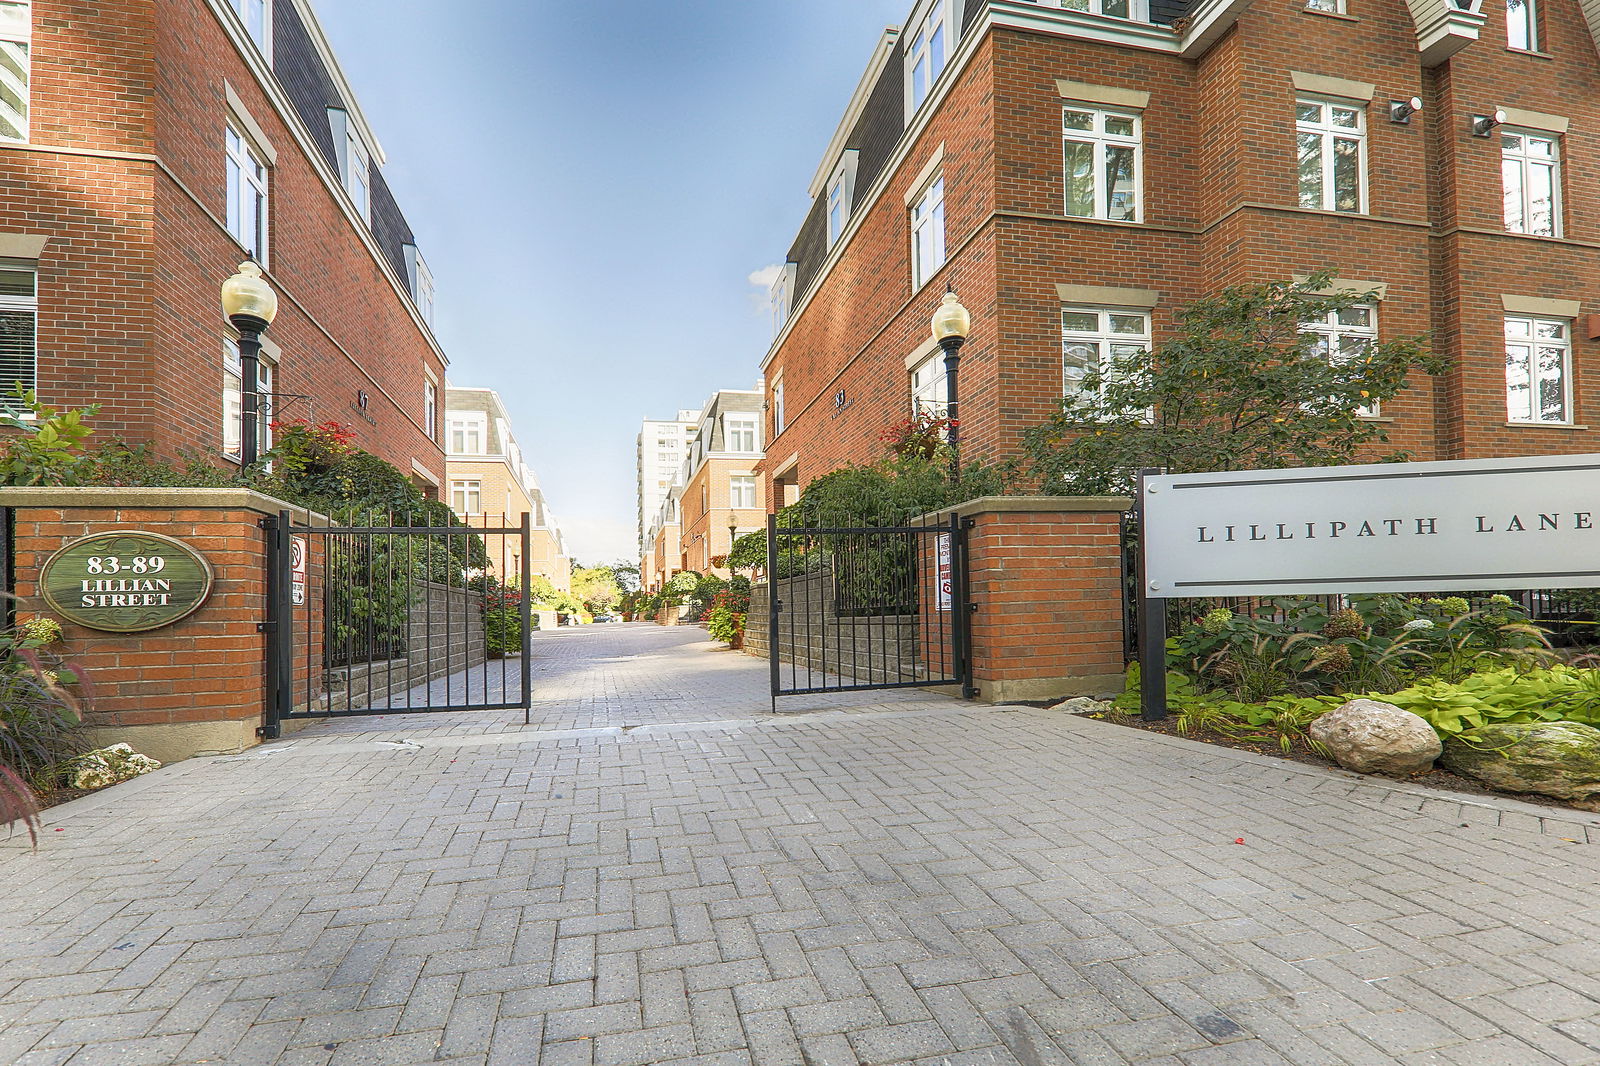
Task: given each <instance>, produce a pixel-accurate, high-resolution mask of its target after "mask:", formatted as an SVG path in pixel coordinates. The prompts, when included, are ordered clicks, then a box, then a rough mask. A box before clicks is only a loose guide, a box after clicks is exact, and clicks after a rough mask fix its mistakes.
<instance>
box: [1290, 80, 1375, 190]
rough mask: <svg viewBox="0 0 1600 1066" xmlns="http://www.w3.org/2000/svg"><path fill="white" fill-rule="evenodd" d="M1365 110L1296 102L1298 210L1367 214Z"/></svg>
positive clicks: (1326, 102)
mask: <svg viewBox="0 0 1600 1066" xmlns="http://www.w3.org/2000/svg"><path fill="white" fill-rule="evenodd" d="M1366 125H1367V123H1366V109H1365V108H1363V107H1362V106H1361V105H1359V104H1353V103H1339V102H1338V101H1334V100H1305V99H1302V100H1297V101H1295V137H1296V142H1297V144H1298V147H1299V157H1300V206H1301V207H1310V208H1315V209H1317V210H1321V211H1347V212H1350V213H1352V214H1360V213H1362V212H1363V211H1365V210H1366V199H1367V190H1366V184H1367V176H1366V171H1367V162H1366V154H1367V149H1366V139H1367V134H1366Z"/></svg>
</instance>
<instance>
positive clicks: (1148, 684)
mask: <svg viewBox="0 0 1600 1066" xmlns="http://www.w3.org/2000/svg"><path fill="white" fill-rule="evenodd" d="M1159 473H1161V471H1160V470H1156V469H1144V470H1141V471H1139V497H1138V500H1137V501H1136V502H1135V503H1134V515H1135V528H1137V529H1138V531H1139V544H1138V551H1139V560H1138V566H1137V568H1136V573H1137V574H1138V579H1139V608H1138V610H1139V717H1140V718H1142V719H1144V720H1145V721H1146V722H1159V721H1161V720H1162V719H1163V718H1165V717H1166V716H1167V601H1166V599H1165V598H1162V597H1152V596H1151V595H1150V592H1151V589H1150V581H1149V575H1148V574H1146V573H1145V559H1146V557H1147V556H1148V554H1149V546H1150V542H1149V539H1148V537H1147V535H1146V529H1145V496H1146V495H1147V494H1148V493H1149V492H1151V491H1153V490H1152V489H1151V488H1150V487H1149V485H1148V479H1150V478H1152V477H1154V476H1155V475H1157V474H1159Z"/></svg>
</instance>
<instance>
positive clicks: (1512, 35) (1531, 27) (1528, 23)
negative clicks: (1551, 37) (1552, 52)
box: [1506, 0, 1539, 52]
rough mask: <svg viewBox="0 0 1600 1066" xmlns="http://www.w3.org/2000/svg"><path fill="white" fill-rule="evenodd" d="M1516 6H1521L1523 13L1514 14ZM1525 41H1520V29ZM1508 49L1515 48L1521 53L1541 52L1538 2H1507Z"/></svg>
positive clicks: (1516, 0) (1523, 0) (1520, 0)
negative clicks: (1513, 8)
mask: <svg viewBox="0 0 1600 1066" xmlns="http://www.w3.org/2000/svg"><path fill="white" fill-rule="evenodd" d="M1514 5H1520V6H1521V8H1522V12H1521V13H1520V14H1515V13H1513V12H1512V10H1511V9H1512V7H1513V6H1514ZM1519 28H1520V30H1521V36H1523V37H1525V38H1526V39H1525V40H1519V34H1518V29H1519ZM1506 47H1507V48H1514V49H1516V50H1517V51H1519V52H1537V51H1538V50H1539V2H1538V0H1506Z"/></svg>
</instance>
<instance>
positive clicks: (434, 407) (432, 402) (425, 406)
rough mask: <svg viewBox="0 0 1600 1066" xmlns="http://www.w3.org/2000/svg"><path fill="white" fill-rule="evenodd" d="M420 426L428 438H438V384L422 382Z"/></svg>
mask: <svg viewBox="0 0 1600 1066" xmlns="http://www.w3.org/2000/svg"><path fill="white" fill-rule="evenodd" d="M422 426H423V430H424V432H426V433H427V434H428V439H429V440H438V439H439V386H437V385H435V384H434V383H433V382H431V381H424V382H423V383H422Z"/></svg>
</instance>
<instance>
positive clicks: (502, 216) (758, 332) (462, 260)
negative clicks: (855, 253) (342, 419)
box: [312, 0, 911, 565]
mask: <svg viewBox="0 0 1600 1066" xmlns="http://www.w3.org/2000/svg"><path fill="white" fill-rule="evenodd" d="M312 3H313V6H314V7H315V9H316V11H317V15H318V17H319V19H320V20H321V22H322V25H323V29H324V31H325V32H326V33H327V36H328V39H329V41H330V42H331V43H332V45H333V49H334V52H335V54H336V55H337V56H338V57H339V62H340V64H341V66H342V67H343V68H344V72H345V75H346V77H347V78H348V79H349V81H350V84H351V85H352V87H353V88H354V90H355V94H356V97H357V100H358V101H359V103H360V105H361V108H362V110H363V111H364V112H365V113H366V116H367V119H368V121H369V123H370V124H371V126H372V128H373V131H374V132H375V133H376V135H377V138H378V141H379V143H380V144H381V145H382V146H383V149H384V152H385V154H386V156H387V159H388V162H387V164H386V165H385V167H384V177H385V179H386V180H387V181H388V183H389V185H390V187H391V188H392V189H393V190H394V193H395V196H396V198H397V199H398V200H399V202H400V206H401V208H402V210H404V211H405V213H406V218H407V220H408V221H409V222H410V224H411V228H412V230H413V231H414V232H415V233H416V238H417V244H418V247H419V248H420V249H421V251H422V254H423V257H424V258H425V259H426V260H427V261H428V266H429V269H430V270H431V271H432V273H433V275H434V280H435V283H436V285H437V290H438V296H437V304H436V312H435V330H436V332H437V334H438V336H439V339H440V343H441V344H442V346H443V347H444V350H445V352H446V354H447V355H448V356H449V358H450V361H451V365H450V369H449V376H450V380H451V382H452V383H454V384H457V385H471V386H487V387H490V388H494V389H497V390H499V392H500V394H501V396H502V397H503V398H504V399H505V401H506V405H507V407H508V408H509V409H510V411H511V415H512V424H513V432H514V433H515V435H516V437H517V439H518V441H519V442H520V443H521V445H522V448H523V451H524V453H525V454H526V456H527V458H528V460H529V462H530V463H531V465H532V466H533V467H534V469H535V470H536V471H537V473H538V476H539V481H540V484H541V485H542V486H543V488H544V491H545V494H546V496H547V497H548V499H549V501H550V506H551V508H552V510H553V512H554V514H555V515H556V517H557V519H558V520H559V521H560V523H561V526H562V528H563V530H564V531H565V532H566V534H567V538H568V542H569V547H570V549H571V550H572V552H573V554H574V555H575V556H576V557H577V558H578V559H579V560H581V561H582V562H583V563H584V564H585V565H592V564H594V563H598V562H615V561H617V560H619V559H622V560H632V561H633V562H637V561H638V560H637V548H636V533H635V525H636V519H635V508H636V497H635V485H636V481H635V469H634V463H635V452H634V448H635V437H636V436H637V434H638V432H639V423H640V421H641V420H642V419H644V418H670V417H671V416H672V415H673V414H674V413H675V412H676V411H677V410H679V409H680V408H697V407H699V406H701V404H702V403H704V401H705V400H706V398H707V397H709V396H710V394H711V393H712V392H714V391H715V390H717V389H719V388H732V389H749V388H753V387H754V386H755V383H756V380H757V378H758V377H759V375H760V363H761V358H762V356H764V355H765V354H766V351H767V347H768V345H769V343H770V341H771V339H772V331H771V316H770V310H769V307H768V304H767V300H766V293H765V287H764V286H760V287H758V286H757V285H754V284H752V282H751V277H752V275H756V276H758V277H759V276H761V272H762V271H763V269H764V268H769V267H771V266H772V265H773V264H776V263H780V262H782V261H783V258H784V256H785V253H786V252H787V251H788V249H789V245H790V243H791V242H792V241H793V240H794V236H795V233H796V231H797V230H798V229H799V226H800V223H801V221H802V219H803V218H804V217H805V213H806V210H807V209H808V207H809V206H810V201H809V199H808V197H807V195H806V190H807V186H808V185H809V184H810V181H811V178H812V176H813V174H814V173H815V172H816V170H817V168H818V166H819V165H820V164H821V161H822V152H823V150H824V149H825V148H826V147H827V144H828V141H829V139H830V138H831V137H832V135H833V132H834V129H835V127H836V126H837V125H838V123H839V120H840V118H841V116H842V115H843V112H844V108H845V106H846V104H847V103H848V102H849V99H850V94H851V93H852V92H853V91H854V89H855V86H856V83H857V82H858V81H859V80H860V77H861V74H862V72H863V70H864V69H865V68H866V64H867V60H868V58H869V57H870V55H871V53H872V50H873V48H874V47H875V45H876V44H877V41H878V37H879V35H880V34H881V32H882V30H883V28H884V27H885V26H889V25H896V24H898V23H899V22H900V20H901V19H903V18H904V17H905V15H906V12H907V11H908V10H909V9H910V7H911V0H802V2H800V3H794V2H784V0H665V2H661V0H559V2H558V0H452V2H446V3H441V2H440V0H312Z"/></svg>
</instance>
